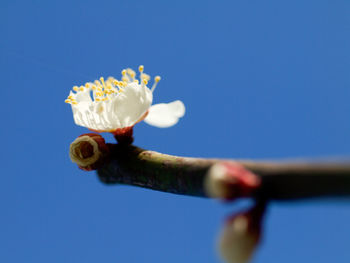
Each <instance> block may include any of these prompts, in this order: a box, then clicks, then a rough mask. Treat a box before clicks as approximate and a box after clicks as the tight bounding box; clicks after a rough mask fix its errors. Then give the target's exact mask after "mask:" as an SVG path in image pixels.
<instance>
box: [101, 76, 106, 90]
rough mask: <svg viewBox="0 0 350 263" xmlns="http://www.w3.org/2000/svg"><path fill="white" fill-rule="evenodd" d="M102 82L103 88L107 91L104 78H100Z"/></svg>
mask: <svg viewBox="0 0 350 263" xmlns="http://www.w3.org/2000/svg"><path fill="white" fill-rule="evenodd" d="M100 81H101V83H102V86H103V88H104V89H106V84H105V80H104V78H103V77H101V78H100Z"/></svg>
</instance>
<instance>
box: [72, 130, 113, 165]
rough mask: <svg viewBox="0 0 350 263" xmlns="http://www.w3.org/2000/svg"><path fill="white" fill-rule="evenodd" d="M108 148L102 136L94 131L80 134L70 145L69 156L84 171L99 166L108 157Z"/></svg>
mask: <svg viewBox="0 0 350 263" xmlns="http://www.w3.org/2000/svg"><path fill="white" fill-rule="evenodd" d="M108 156H109V148H108V146H107V145H106V143H105V140H104V139H103V137H102V136H101V135H99V134H96V133H88V134H83V135H80V136H79V137H78V138H76V139H75V140H74V141H73V142H72V143H71V145H70V148H69V157H70V159H71V160H72V162H74V163H76V164H77V165H78V166H79V168H80V169H82V170H85V171H91V170H96V169H98V168H100V167H101V166H102V165H103V164H104V163H105V162H106V160H107V159H108Z"/></svg>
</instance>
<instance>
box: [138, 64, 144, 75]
mask: <svg viewBox="0 0 350 263" xmlns="http://www.w3.org/2000/svg"><path fill="white" fill-rule="evenodd" d="M143 69H144V66H143V65H140V66H139V71H140V72H141V73H142V72H143Z"/></svg>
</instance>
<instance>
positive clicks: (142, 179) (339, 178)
mask: <svg viewBox="0 0 350 263" xmlns="http://www.w3.org/2000/svg"><path fill="white" fill-rule="evenodd" d="M108 146H109V148H110V154H109V155H110V160H109V162H106V163H105V164H104V165H103V166H102V167H101V168H100V169H98V176H99V178H100V180H101V181H102V182H104V183H106V184H116V183H118V184H127V185H134V186H140V187H144V188H149V189H153V190H158V191H164V192H169V193H174V194H182V195H191V196H199V197H207V196H206V194H205V191H204V187H203V182H204V178H205V176H206V174H207V172H208V170H209V168H210V167H211V166H212V165H213V164H216V163H220V162H225V163H229V164H234V165H237V164H240V165H242V166H243V167H244V168H245V169H247V170H248V171H250V172H252V173H253V174H255V175H257V176H259V177H260V179H261V186H260V187H259V188H257V189H256V190H255V191H254V192H253V193H252V197H255V198H263V199H270V200H291V199H301V198H314V197H344V196H350V163H330V162H325V163H312V162H311V163H310V162H309V163H308V162H263V161H260V162H259V161H246V160H219V159H200V158H186V157H177V156H172V155H166V154H161V153H157V152H153V151H148V150H143V149H141V148H138V147H136V146H132V145H120V144H109V145H108Z"/></svg>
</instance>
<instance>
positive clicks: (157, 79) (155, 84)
mask: <svg viewBox="0 0 350 263" xmlns="http://www.w3.org/2000/svg"><path fill="white" fill-rule="evenodd" d="M160 80H161V77H160V76H156V77H155V78H154V83H153V86H152V89H151V91H152V92H153V91H154V90H155V89H156V87H157V84H158V82H159V81H160Z"/></svg>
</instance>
